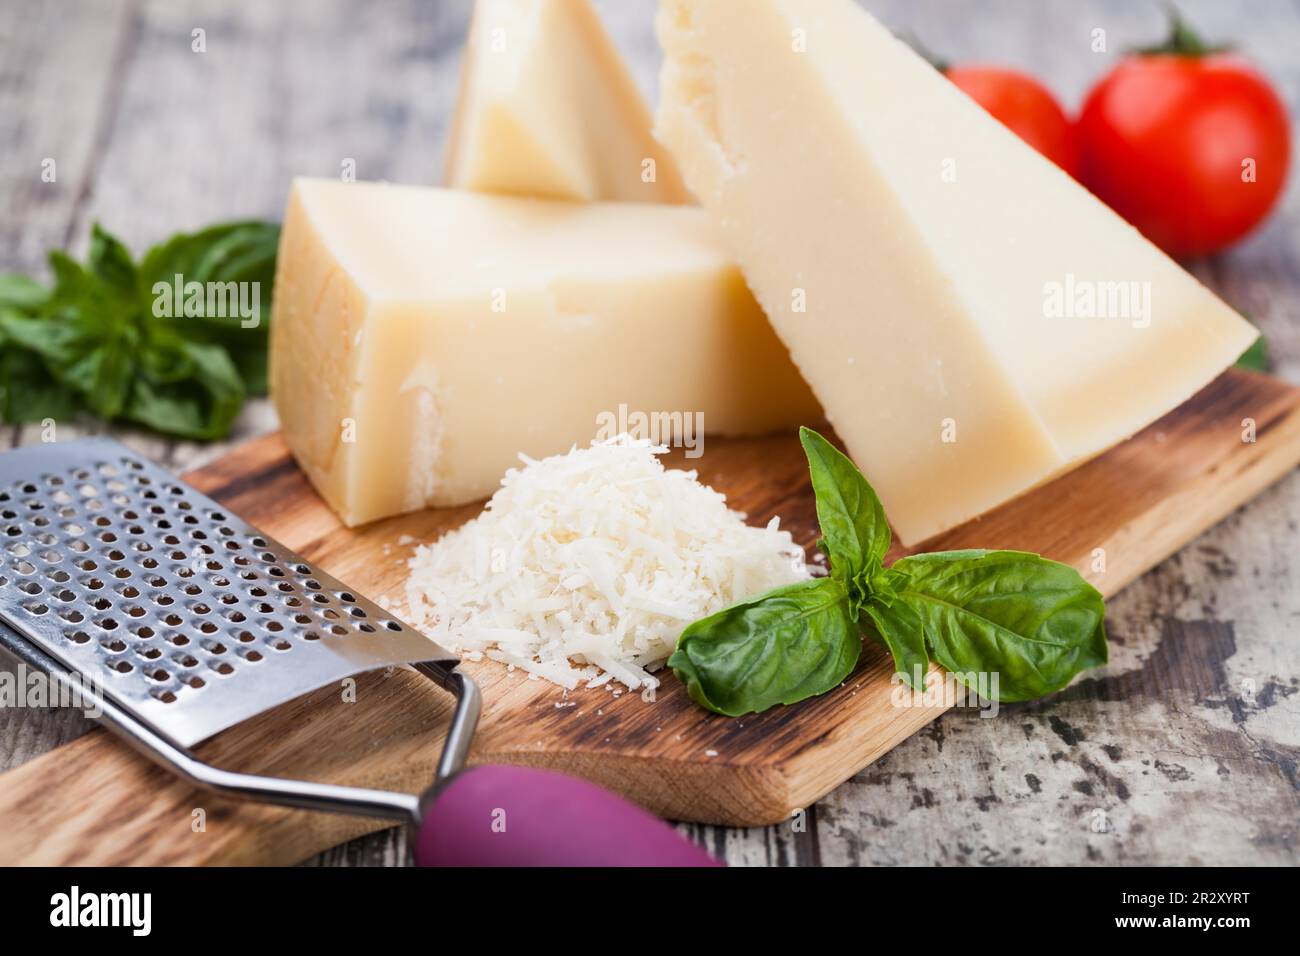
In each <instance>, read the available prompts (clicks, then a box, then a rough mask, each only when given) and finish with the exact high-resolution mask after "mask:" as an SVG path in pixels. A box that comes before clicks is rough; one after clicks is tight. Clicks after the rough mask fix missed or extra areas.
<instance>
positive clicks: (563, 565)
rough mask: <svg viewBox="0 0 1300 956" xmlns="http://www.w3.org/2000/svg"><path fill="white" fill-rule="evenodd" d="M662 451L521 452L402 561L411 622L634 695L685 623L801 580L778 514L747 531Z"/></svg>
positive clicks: (616, 443) (632, 443) (803, 574)
mask: <svg viewBox="0 0 1300 956" xmlns="http://www.w3.org/2000/svg"><path fill="white" fill-rule="evenodd" d="M666 450H667V449H665V448H663V447H660V446H656V445H653V444H651V443H650V442H649V441H647V440H637V439H632V438H629V437H627V436H626V435H622V436H619V437H618V438H614V439H611V440H609V441H606V442H598V443H595V444H593V445H592V446H591V447H590V448H585V449H578V448H575V449H573V450H572V451H570V452H569V453H568V454H567V455H557V456H555V457H552V458H545V459H542V460H540V461H535V460H532V459H530V458H528V457H526V456H524V455H520V456H519V457H520V460H521V461H522V462H523V463H524V467H523V468H512V469H511V470H510V471H508V472H507V473H506V476H505V478H504V479H503V480H502V482H501V487H500V489H498V491H497V493H496V494H495V495H493V496H492V500H491V501H489V502H488V504H487V508H486V510H485V511H484V512H483V514H482V515H480V516H479V517H478V518H476V519H474V520H473V521H470V522H469V523H468V524H466V525H464V526H463V527H462V528H460V529H458V530H456V531H453V532H451V533H450V534H447V535H446V536H444V537H443V538H442V539H441V540H439V541H438V542H436V543H435V544H433V545H428V546H421V547H419V548H418V549H417V550H416V552H415V555H414V557H412V558H411V560H410V561H409V562H408V566H409V568H410V571H411V575H410V579H409V580H408V582H407V587H406V596H407V602H408V604H409V614H410V615H411V619H412V623H413V624H415V625H416V626H418V627H420V628H421V629H422V630H424V632H425V633H426V634H428V635H429V637H430V638H432V639H433V640H435V641H437V642H438V643H439V644H441V645H443V646H444V647H446V648H448V649H450V650H454V651H457V652H459V653H463V654H465V656H467V657H469V658H470V659H471V660H478V659H481V658H482V657H483V656H484V655H486V656H487V657H489V658H491V659H492V660H496V661H501V662H502V663H505V664H510V665H513V666H515V667H520V668H522V669H524V670H526V671H528V672H529V673H530V674H534V675H537V676H539V677H543V678H546V679H547V680H551V681H554V682H555V683H557V684H561V685H563V686H564V687H566V688H569V689H573V688H575V687H577V686H578V684H579V683H580V682H586V684H587V686H589V687H595V686H600V685H603V684H606V683H608V682H609V681H611V680H615V681H618V682H620V683H622V684H623V685H625V686H626V687H628V688H629V689H632V690H636V689H638V688H644V687H654V686H657V684H658V680H657V679H656V678H655V677H653V676H652V675H651V674H650V673H649V670H651V669H654V668H656V667H657V666H658V665H660V664H662V662H663V661H664V660H665V659H666V658H667V657H668V655H669V654H671V653H672V650H673V647H674V645H675V644H676V643H677V638H678V636H679V635H680V634H681V632H682V630H683V629H684V628H685V627H686V625H688V624H690V623H691V622H692V621H695V620H697V619H699V618H701V617H706V616H707V615H709V614H712V613H713V612H715V611H718V610H721V609H722V608H723V607H726V606H727V605H729V604H732V603H734V602H735V601H738V600H741V599H743V598H746V597H750V596H753V595H756V594H760V593H762V592H764V591H767V590H769V589H771V588H774V587H777V586H779V585H782V584H789V583H791V582H794V581H799V580H803V579H804V578H807V577H808V576H809V570H808V568H807V567H806V566H805V564H804V556H803V550H802V549H801V548H799V547H798V546H797V545H795V544H794V542H793V540H792V539H791V537H790V534H789V532H787V531H781V530H780V528H779V519H777V518H773V519H772V521H771V522H770V523H769V524H768V526H767V527H765V528H753V527H750V526H748V525H746V524H745V522H744V515H742V514H740V513H739V512H736V511H731V510H729V509H728V508H727V505H726V499H725V497H724V496H723V495H721V494H719V493H717V492H716V491H714V490H712V489H711V488H708V487H706V486H705V485H702V484H700V483H699V482H698V481H697V480H696V473H695V472H694V471H679V470H675V469H665V468H664V466H663V464H662V463H661V462H660V461H659V459H658V458H657V457H655V456H656V455H658V454H662V453H663V452H665V451H666Z"/></svg>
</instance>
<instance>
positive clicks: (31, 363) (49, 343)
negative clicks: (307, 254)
mask: <svg viewBox="0 0 1300 956" xmlns="http://www.w3.org/2000/svg"><path fill="white" fill-rule="evenodd" d="M279 233H280V230H279V227H278V226H276V225H273V224H268V223H260V222H233V223H224V224H220V225H217V226H213V227H211V228H209V229H205V230H203V231H202V232H198V233H193V234H188V235H178V236H174V237H172V238H171V239H169V240H168V241H166V242H164V243H161V244H159V245H157V246H155V247H154V248H153V249H151V250H150V251H149V253H148V255H146V257H145V261H144V262H143V263H142V264H141V266H140V267H139V268H137V267H136V265H135V263H134V262H133V260H132V258H131V254H130V252H129V251H128V250H127V248H126V246H125V245H123V244H122V243H121V242H120V241H118V240H117V239H116V238H115V237H113V236H112V235H111V234H109V233H108V232H107V231H105V230H104V229H102V228H101V227H100V226H99V225H98V224H96V225H95V227H94V229H93V231H92V234H91V241H90V252H89V255H88V256H87V259H86V264H85V265H84V266H83V265H81V264H80V263H78V262H76V261H75V260H73V259H72V258H70V257H69V256H67V255H65V254H64V253H62V252H59V251H54V252H52V253H50V257H49V258H50V268H51V270H52V272H53V274H54V281H53V285H52V287H51V288H49V289H46V288H44V287H43V286H41V284H40V283H38V282H35V281H33V280H31V279H27V278H25V277H22V276H0V414H2V415H3V417H4V420H5V421H10V422H17V421H31V420H39V419H41V418H45V417H54V418H58V417H65V416H67V415H70V414H72V413H73V412H75V411H77V410H79V409H82V408H85V409H87V410H89V411H91V412H93V413H94V414H96V415H98V416H99V417H100V418H104V419H108V420H112V419H126V420H129V421H133V422H136V423H139V424H141V425H144V426H146V427H148V428H152V429H153V430H155V431H158V432H161V433H163V434H166V435H176V436H180V437H185V438H195V439H214V438H220V437H223V436H224V435H226V434H228V433H229V431H230V428H231V425H232V424H233V422H234V420H235V417H236V416H237V415H238V413H239V409H240V408H241V407H242V405H243V402H244V400H245V398H246V396H247V394H248V392H249V391H250V390H253V391H257V392H264V391H265V390H266V364H267V363H266V348H267V329H266V324H267V323H266V321H265V319H266V318H267V317H269V315H270V304H271V290H272V284H273V282H274V279H275V255H276V249H277V244H278V241H279ZM177 274H180V275H181V276H182V281H183V282H198V283H200V284H202V285H203V287H204V289H205V292H206V289H207V283H209V282H213V283H221V284H223V285H224V284H228V283H235V284H238V283H249V284H250V286H252V287H255V288H256V290H257V294H258V302H257V305H258V318H259V320H260V321H258V322H257V323H256V324H255V325H251V326H250V327H248V328H245V327H244V326H245V325H246V324H249V323H247V321H246V320H247V318H248V317H247V316H246V315H244V314H242V313H241V310H240V309H239V308H235V309H233V310H231V311H232V314H229V315H202V316H191V317H188V318H187V317H185V316H184V315H181V316H180V317H169V316H167V315H166V314H165V313H163V314H159V313H155V310H154V307H155V305H156V299H157V296H156V293H155V291H154V283H155V280H158V281H161V280H162V279H163V278H165V280H166V283H167V284H168V286H169V287H170V286H171V284H172V282H173V280H174V278H175V276H176V275H177ZM248 288H249V286H239V285H229V286H227V289H228V290H229V291H231V292H234V293H235V294H236V296H237V297H238V298H236V300H235V302H234V304H235V305H236V306H241V305H252V304H253V303H252V301H251V300H250V299H249V298H248V297H246V296H244V295H243V293H245V292H246V291H247V290H248ZM204 298H205V305H206V299H207V297H206V295H205V297H204ZM225 302H226V304H227V305H229V304H230V300H229V299H226V300H225Z"/></svg>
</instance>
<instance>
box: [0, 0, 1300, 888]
mask: <svg viewBox="0 0 1300 956" xmlns="http://www.w3.org/2000/svg"><path fill="white" fill-rule="evenodd" d="M597 2H598V5H599V7H600V8H601V11H602V13H604V14H605V16H606V21H607V23H608V24H609V27H610V30H611V32H612V33H613V35H614V37H615V40H616V41H617V42H618V44H619V46H620V47H621V48H622V49H623V51H624V52H625V53H626V54H627V56H628V57H629V59H630V60H631V62H632V63H633V66H634V69H635V70H636V73H637V77H638V80H639V81H640V82H641V84H642V87H643V88H644V90H645V91H646V94H647V96H651V97H653V95H654V88H655V71H656V64H657V60H658V50H657V45H656V42H655V40H654V35H653V31H652V17H653V7H654V3H653V0H597ZM866 5H867V6H868V8H869V9H871V10H872V11H873V12H875V13H876V14H877V15H878V16H880V17H881V19H883V20H884V22H885V23H886V24H888V25H889V26H891V27H892V28H894V29H897V30H910V31H913V32H915V33H916V34H918V35H919V36H920V37H921V38H922V39H923V40H924V42H925V43H926V44H927V45H928V46H929V47H931V48H932V49H933V50H935V51H936V52H938V53H940V54H942V55H945V56H947V57H949V58H951V59H955V60H983V61H992V62H1001V63H1006V64H1011V65H1015V66H1019V67H1023V68H1026V69H1028V70H1030V71H1031V72H1033V73H1035V74H1036V75H1038V76H1041V77H1045V78H1046V79H1047V82H1048V83H1049V85H1050V86H1052V87H1053V88H1054V89H1055V90H1056V91H1057V92H1058V94H1059V95H1060V96H1061V97H1062V98H1063V100H1064V101H1065V103H1066V104H1067V106H1068V107H1069V108H1071V109H1074V108H1076V107H1077V106H1078V104H1079V103H1080V101H1081V99H1082V96H1083V94H1084V92H1085V91H1086V90H1087V88H1088V85H1089V83H1090V82H1091V81H1092V80H1093V79H1094V78H1096V77H1098V76H1099V75H1100V74H1101V73H1102V72H1103V71H1105V70H1106V69H1107V67H1108V65H1109V64H1111V63H1112V62H1113V61H1114V60H1115V58H1116V56H1117V55H1118V53H1119V51H1122V50H1123V49H1125V48H1127V47H1131V46H1135V45H1142V44H1147V43H1150V42H1153V41H1155V40H1157V39H1159V38H1162V37H1163V30H1164V28H1163V23H1162V13H1161V9H1160V6H1159V5H1158V4H1156V3H1150V4H1148V3H1138V2H1133V0H962V2H960V3H959V2H957V0H868V2H867V4H866ZM1179 6H1180V7H1181V8H1182V9H1183V10H1184V11H1185V12H1186V14H1187V15H1188V17H1189V18H1190V19H1191V21H1192V22H1193V23H1194V24H1195V25H1197V26H1199V27H1201V28H1202V29H1203V31H1204V32H1205V33H1207V34H1208V35H1209V36H1211V37H1215V38H1228V39H1232V40H1233V41H1235V42H1236V43H1237V45H1238V46H1239V47H1240V48H1241V49H1242V50H1243V51H1244V52H1246V53H1247V54H1248V55H1249V56H1250V57H1252V58H1253V59H1254V60H1255V61H1256V62H1257V63H1258V64H1260V65H1261V66H1262V67H1263V68H1264V69H1265V71H1266V72H1267V73H1268V74H1269V75H1270V76H1271V77H1272V78H1273V80H1274V81H1275V83H1276V84H1277V85H1278V87H1279V89H1280V90H1281V92H1282V95H1283V96H1284V98H1285V99H1286V101H1287V104H1288V106H1289V108H1290V109H1291V112H1292V115H1293V116H1295V115H1298V114H1300V61H1297V57H1296V51H1297V50H1300V2H1298V0H1252V2H1251V3H1250V4H1236V3H1223V2H1218V0H1181V2H1180V4H1179ZM469 8H470V4H469V0H438V2H425V0H369V2H367V0H294V2H275V3H267V2H254V0H245V2H232V0H185V2H177V0H152V2H150V0H119V2H102V0H44V2H42V3H38V4H17V3H9V4H4V5H2V6H0V203H2V204H3V205H2V207H0V271H23V272H29V273H32V274H36V275H39V276H42V277H44V276H45V275H46V274H47V273H46V269H45V265H44V256H45V251H46V250H47V249H49V248H51V247H67V248H70V249H71V250H72V251H73V252H75V253H77V254H81V253H83V252H84V251H85V248H86V237H87V234H88V232H89V229H90V225H91V223H92V222H95V221H100V222H102V223H103V224H104V225H105V226H107V227H108V228H109V229H111V230H112V231H114V232H116V233H118V234H119V235H121V236H122V237H123V238H124V239H125V240H126V241H127V242H128V244H129V245H130V246H131V247H132V248H133V249H135V250H139V249H141V248H142V247H143V246H145V245H147V244H149V243H151V242H154V241H156V240H158V239H160V238H162V237H164V236H166V235H168V234H170V233H172V232H174V231H177V230H179V229H189V228H196V227H200V226H203V225H205V224H207V223H209V222H212V221H216V220H219V219H226V218H233V217H237V216H260V217H266V218H278V217H279V215H280V213H281V210H282V207H283V203H284V200H285V196H286V193H287V188H288V183H289V180H290V177H292V176H294V175H299V174H308V175H317V176H334V175H338V173H339V170H340V168H341V164H342V163H344V162H345V161H346V160H354V161H355V164H356V171H357V176H358V178H361V179H382V180H391V181H395V182H406V183H435V182H437V180H438V177H439V171H440V168H441V150H442V146H443V143H444V140H445V138H446V132H447V127H448V122H449V120H450V114H451V104H452V100H453V97H454V94H455V84H456V78H457V69H458V66H459V61H460V46H461V43H462V39H463V35H464V30H465V25H466V20H467V17H468V13H469ZM1098 28H1100V29H1103V30H1105V31H1106V41H1107V43H1106V45H1107V48H1108V49H1107V52H1104V53H1096V52H1093V51H1092V49H1091V42H1092V37H1093V31H1094V30H1095V29H1098ZM196 29H202V30H203V31H205V34H204V39H205V41H206V51H205V52H194V51H193V50H192V42H193V36H194V34H193V31H194V30H196ZM47 158H52V159H54V160H55V163H56V167H55V168H56V174H57V178H56V180H55V182H53V183H48V182H44V181H42V177H41V170H42V163H43V162H44V160H46V159H47ZM1296 165H1300V157H1297V159H1296ZM1298 171H1300V170H1297V169H1293V170H1292V171H1291V172H1292V175H1291V181H1290V182H1289V184H1288V190H1287V195H1286V198H1285V201H1284V203H1283V206H1282V208H1281V209H1280V210H1279V211H1278V212H1277V213H1276V214H1275V215H1274V217H1273V218H1272V219H1271V220H1270V222H1269V223H1268V224H1267V225H1266V227H1265V228H1263V229H1261V230H1260V231H1259V232H1258V233H1256V234H1255V235H1254V236H1253V237H1251V238H1250V239H1249V240H1248V241H1246V242H1244V243H1242V244H1241V245H1239V246H1238V247H1237V248H1235V249H1234V250H1232V251H1231V252H1229V253H1228V254H1226V255H1223V256H1221V257H1218V258H1215V259H1213V260H1209V261H1205V262H1201V263H1197V264H1196V265H1195V267H1194V269H1195V271H1196V273H1197V274H1198V275H1199V276H1200V277H1201V278H1202V279H1204V280H1205V281H1206V282H1208V283H1209V284H1210V285H1212V286H1213V287H1215V288H1216V289H1217V290H1219V291H1220V293H1221V294H1222V295H1223V296H1224V297H1225V298H1226V299H1227V300H1228V301H1229V302H1230V303H1232V304H1233V305H1234V306H1236V307H1237V308H1238V309H1240V310H1242V311H1243V312H1245V313H1246V314H1248V315H1249V316H1251V317H1252V318H1253V319H1254V321H1255V322H1256V323H1257V324H1258V325H1259V327H1260V328H1261V329H1262V330H1263V331H1264V332H1265V334H1266V335H1267V336H1268V338H1269V341H1270V344H1271V346H1272V351H1273V356H1274V364H1275V367H1274V371H1275V372H1276V373H1277V374H1279V375H1282V376H1283V377H1286V378H1288V379H1290V380H1291V381H1293V382H1296V383H1300V306H1298V305H1297V298H1298V293H1300V177H1298V176H1297V175H1296V173H1297V172H1298ZM274 428H275V416H274V413H273V412H272V411H271V409H270V408H269V406H268V405H267V404H266V402H265V401H258V402H254V403H252V404H251V405H250V406H249V407H248V409H247V410H246V412H245V413H244V415H243V416H242V418H241V419H240V421H239V424H238V428H237V431H236V433H235V434H234V435H233V436H232V438H231V442H230V443H223V444H213V445H199V444H194V443H190V442H176V441H161V440H158V439H156V438H151V437H149V436H146V435H141V434H139V433H132V432H129V431H122V430H120V429H111V431H113V432H114V433H115V434H117V435H119V437H122V438H123V439H124V440H125V441H127V442H128V443H129V444H131V445H132V446H134V447H135V448H137V449H139V450H141V451H143V452H144V453H146V454H148V455H150V456H151V457H153V458H154V459H156V460H158V461H159V462H161V463H162V464H164V465H167V466H169V467H171V468H173V469H176V470H183V469H185V468H189V467H193V466H196V465H198V464H201V463H203V462H205V461H210V460H212V459H213V458H215V457H217V456H219V455H220V454H221V453H222V452H223V451H225V450H226V449H227V448H228V447H229V446H230V444H231V443H234V442H238V441H242V440H244V439H246V438H249V437H251V436H253V435H257V434H261V433H263V432H265V431H269V430H271V429H274ZM60 429H61V430H60V433H59V435H60V438H64V437H69V436H71V435H72V434H74V433H77V432H78V431H81V432H93V431H103V430H109V429H103V428H96V427H94V426H89V427H86V426H82V427H80V428H78V427H77V426H74V425H71V424H61V425H60ZM0 434H2V436H3V437H0V445H21V444H28V443H33V442H35V441H38V440H39V432H38V430H37V429H34V428H19V427H12V426H10V427H6V428H5V430H4V431H3V432H2V433H0ZM1298 543H1300V478H1297V476H1296V475H1294V474H1293V475H1291V476H1290V477H1288V478H1287V479H1285V480H1284V481H1283V482H1281V483H1280V484H1279V485H1277V486H1276V487H1274V488H1273V489H1271V490H1270V491H1268V492H1266V493H1265V494H1263V495H1262V496H1260V498H1259V499H1257V500H1256V501H1255V502H1253V503H1252V504H1250V505H1249V506H1247V507H1245V508H1243V509H1241V511H1240V512H1238V513H1237V514H1235V515H1233V516H1232V517H1231V518H1230V519H1228V520H1227V521H1225V522H1223V523H1222V524H1221V525H1219V526H1218V527H1217V528H1215V529H1214V530H1212V531H1211V532H1210V533H1208V534H1206V535H1204V536H1203V537H1202V538H1200V539H1199V540H1197V541H1196V542H1194V543H1193V544H1191V545H1189V546H1188V547H1187V548H1186V549H1185V550H1183V551H1182V552H1181V553H1179V554H1178V555H1176V556H1174V557H1173V558H1171V559H1170V560H1168V561H1166V562H1165V563H1164V564H1162V565H1161V566H1160V567H1158V568H1156V569H1155V570H1154V571H1152V572H1151V573H1150V574H1148V575H1146V576H1145V577H1144V578H1142V579H1141V580H1140V581H1138V582H1137V583H1136V584H1134V585H1132V586H1131V587H1130V588H1129V589H1128V590H1127V591H1125V592H1124V593H1123V594H1122V595H1121V596H1120V597H1118V598H1117V599H1115V600H1113V601H1112V602H1111V603H1110V632H1111V640H1112V662H1111V664H1110V665H1109V666H1108V667H1107V668H1105V669H1104V670H1103V671H1099V672H1096V673H1094V674H1092V675H1091V676H1089V677H1087V678H1086V679H1084V680H1081V681H1079V682H1077V683H1076V684H1075V685H1074V686H1073V687H1071V688H1070V689H1068V690H1067V691H1065V692H1063V693H1061V694H1058V695H1057V696H1055V697H1053V698H1050V699H1048V700H1045V701H1041V702H1037V703H1031V704H1018V705H1012V706H1004V707H1002V708H1001V712H1000V714H999V716H998V717H997V718H995V719H992V720H985V719H981V718H980V717H979V716H978V714H977V712H976V711H974V710H956V711H952V712H950V713H949V714H947V715H946V716H944V717H942V718H941V719H940V720H938V721H937V722H936V723H934V724H932V725H931V726H930V727H929V728H928V729H927V730H926V731H924V732H923V733H921V734H919V735H917V736H916V737H914V738H912V739H911V740H909V741H908V742H906V743H905V744H903V745H901V746H899V747H898V748H897V749H895V750H894V751H893V752H892V753H890V754H889V755H887V756H886V757H885V758H883V759H882V760H880V761H879V762H877V763H876V764H874V765H873V766H871V767H869V768H867V769H866V770H865V771H863V772H862V773H860V774H858V775H857V776H856V777H854V778H853V779H852V780H851V781H849V782H848V783H846V784H844V785H843V786H841V787H840V788H839V789H838V790H836V791H835V792H834V793H832V794H831V795H829V796H828V797H826V798H825V799H824V800H822V801H821V802H820V803H818V804H817V805H816V806H815V807H812V808H810V810H809V812H808V813H807V815H806V817H805V819H804V820H803V821H800V823H797V824H784V825H780V826H775V827H769V828H765V829H754V830H724V829H721V828H712V827H686V828H684V829H686V830H687V832H689V833H691V834H692V835H693V836H694V837H695V838H696V839H698V840H700V841H701V842H703V843H704V844H705V845H707V846H708V847H709V848H710V849H712V850H713V851H714V852H716V853H718V854H719V855H721V856H723V857H725V858H726V860H727V861H728V862H730V863H732V864H737V865H764V864H767V865H778V866H784V865H808V864H827V865H841V864H930V863H949V864H954V863H955V864H1002V863H1032V864H1062V863H1069V864H1073V863H1125V864H1221V863H1244V864H1252V863H1261V864H1290V865H1294V864H1296V863H1297V862H1300V850H1298V849H1297V839H1298V836H1300V835H1298V833H1297V830H1298V829H1300V779H1298V777H1297V763H1298V762H1300V694H1298V693H1297V691H1300V639H1297V634H1296V631H1297V626H1298V625H1300V547H1298V546H1297V544H1298ZM90 726H91V725H90V724H88V723H86V722H85V721H84V720H82V719H81V718H80V717H79V716H78V715H77V714H75V713H73V712H70V711H37V710H30V709H21V708H19V709H5V710H0V769H5V768H8V767H12V766H16V765H17V764H20V763H22V762H23V761H25V760H27V759H29V758H30V757H32V756H34V755H36V754H39V753H42V752H44V751H46V750H48V749H50V748H52V747H55V746H57V745H58V744H60V743H63V742H66V741H68V740H71V739H73V738H74V737H76V736H78V735H80V734H82V733H85V732H86V731H87V730H88V729H89V728H90ZM2 824H3V822H2V821H0V825H2ZM403 856H404V848H403V846H402V842H401V836H400V835H399V834H397V833H396V832H395V831H390V832H389V833H386V834H378V835H375V836H373V837H370V838H366V839H363V840H358V841H355V842H354V843H352V844H348V845H347V846H343V847H339V848H337V849H336V850H334V851H331V852H329V853H327V854H324V855H323V856H321V857H319V858H318V859H316V860H314V861H312V862H313V863H316V864H320V865H366V864H392V863H398V862H400V861H401V860H402V859H403Z"/></svg>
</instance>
